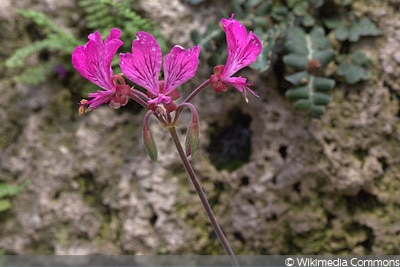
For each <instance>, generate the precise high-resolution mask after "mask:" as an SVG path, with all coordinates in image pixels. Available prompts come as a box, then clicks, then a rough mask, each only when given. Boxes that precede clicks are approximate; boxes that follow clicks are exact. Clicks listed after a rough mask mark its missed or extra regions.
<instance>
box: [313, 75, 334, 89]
mask: <svg viewBox="0 0 400 267" xmlns="http://www.w3.org/2000/svg"><path fill="white" fill-rule="evenodd" d="M313 82H314V84H313V85H314V87H315V88H316V89H317V90H318V91H323V92H326V91H329V90H330V89H332V88H333V87H334V86H335V80H332V79H329V78H325V77H314V81H313Z"/></svg>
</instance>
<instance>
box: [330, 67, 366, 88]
mask: <svg viewBox="0 0 400 267" xmlns="http://www.w3.org/2000/svg"><path fill="white" fill-rule="evenodd" d="M336 73H337V74H338V75H339V76H343V77H344V78H345V80H346V82H347V83H348V84H355V83H357V82H360V81H362V80H368V79H369V78H370V77H371V73H370V72H369V71H368V70H366V69H364V68H363V67H361V66H357V65H354V64H351V63H347V62H342V63H341V64H340V65H339V66H338V69H337V72H336Z"/></svg>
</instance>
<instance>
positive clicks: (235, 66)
mask: <svg viewBox="0 0 400 267" xmlns="http://www.w3.org/2000/svg"><path fill="white" fill-rule="evenodd" d="M221 24H222V27H223V29H224V31H225V33H226V41H227V47H228V57H227V60H226V64H225V65H220V66H216V67H215V68H214V74H212V75H211V76H210V78H209V79H208V80H207V81H206V82H205V83H203V86H202V87H201V88H200V87H198V88H197V89H196V90H194V91H193V92H192V94H191V96H189V97H188V98H187V99H186V100H185V101H183V102H182V103H181V104H178V105H177V104H176V103H175V101H176V100H177V99H178V98H179V97H180V94H179V92H178V89H177V88H178V87H179V86H181V85H182V84H184V83H185V82H187V81H189V80H190V79H192V78H193V77H194V76H195V74H196V71H197V67H198V63H199V54H200V46H194V47H191V48H188V49H184V48H183V47H181V46H179V45H175V46H174V47H173V48H172V49H171V51H170V53H168V54H167V55H165V56H164V58H163V57H162V52H161V48H160V45H159V44H158V42H157V40H156V39H155V38H154V37H153V36H152V35H151V34H149V33H147V32H137V33H136V39H135V40H133V41H132V51H131V52H128V53H120V54H119V58H120V62H119V65H120V68H121V71H122V73H119V74H114V72H113V70H112V68H111V61H112V59H113V57H114V56H115V54H116V52H117V50H118V49H119V48H120V47H121V46H122V44H123V42H122V41H121V40H120V37H121V34H122V33H121V31H120V30H119V29H116V28H113V29H111V30H110V34H109V35H108V36H107V37H106V38H105V40H104V42H103V40H102V38H101V35H100V33H99V32H95V33H92V34H90V35H89V36H88V39H89V41H88V42H87V43H86V44H85V45H83V46H78V47H76V48H75V49H74V51H73V52H72V64H73V66H74V68H75V69H76V70H77V71H78V72H79V73H80V74H81V76H82V77H84V78H85V79H87V80H89V81H90V82H92V83H94V84H96V85H97V86H99V87H100V88H101V89H102V90H98V91H97V92H95V93H89V95H88V97H89V98H90V99H89V100H87V99H83V100H81V101H80V108H79V113H80V114H83V113H85V112H88V111H91V110H94V109H96V108H97V107H99V106H100V105H102V104H105V103H109V106H110V107H111V108H114V109H118V108H120V107H122V106H125V105H126V104H127V103H128V101H129V99H133V100H134V101H136V102H138V103H139V104H141V105H142V106H143V107H145V108H146V109H148V110H149V111H148V113H149V114H150V115H151V114H153V115H155V116H156V117H157V118H158V119H159V120H160V121H161V122H162V123H163V125H164V126H169V127H173V126H174V125H175V123H176V121H177V117H178V116H179V113H180V110H181V109H182V108H185V107H187V108H189V109H190V111H191V112H192V117H193V119H192V121H191V124H190V126H189V132H191V133H192V134H191V135H190V136H188V138H189V139H190V140H191V141H190V142H189V143H190V144H192V147H189V148H188V151H192V150H193V149H195V148H194V147H193V145H195V144H196V143H197V141H196V140H195V139H196V138H194V137H195V136H196V134H197V133H196V131H197V130H198V119H197V112H196V109H195V108H194V106H193V105H192V104H190V103H189V102H190V100H191V99H192V98H193V97H194V95H196V94H197V93H198V92H199V91H201V90H202V89H203V88H205V87H206V86H204V85H211V87H212V88H213V89H214V90H215V92H217V93H220V92H224V91H226V90H227V89H228V87H229V86H230V85H232V86H233V87H234V88H236V89H237V90H239V91H240V92H242V93H243V95H244V98H245V100H246V102H248V98H247V91H249V92H250V93H252V94H253V95H255V96H257V94H256V93H255V92H254V91H252V90H251V89H250V88H249V86H251V85H252V83H250V82H248V81H247V79H246V78H243V77H241V76H239V77H232V76H233V75H234V74H235V73H236V72H238V71H239V70H241V69H243V68H244V67H246V66H249V65H250V64H252V63H253V62H255V61H256V59H257V56H258V55H259V54H260V53H261V49H262V45H261V42H260V40H259V39H258V37H257V36H256V35H255V34H254V33H252V32H249V33H247V31H246V28H245V27H244V26H243V25H242V24H241V23H240V22H238V21H237V20H235V19H234V15H232V16H231V18H229V19H222V20H221ZM161 67H162V68H163V78H164V79H163V80H160V78H159V77H160V71H161ZM124 77H126V78H127V79H129V80H130V81H131V82H133V83H134V84H135V85H138V86H139V87H142V88H144V89H145V90H146V92H145V93H144V92H142V91H140V90H138V89H137V88H135V87H131V86H129V85H128V84H126V82H125V79H124ZM174 111H175V118H174V119H172V118H171V113H172V112H174ZM148 117H149V115H146V116H145V121H144V127H143V129H144V131H145V130H146V131H147V130H148V129H149V128H148V125H147V123H148V122H147V119H148ZM194 129H196V130H194ZM197 135H198V134H197ZM143 136H144V137H145V136H147V137H146V138H147V139H148V138H152V137H151V133H148V132H144V133H143ZM146 138H145V144H146V141H147V144H151V146H149V147H153V140H150V139H148V140H146ZM146 147H147V146H146ZM153 152H154V151H153ZM188 153H189V154H190V153H191V152H188ZM153 154H154V153H153Z"/></svg>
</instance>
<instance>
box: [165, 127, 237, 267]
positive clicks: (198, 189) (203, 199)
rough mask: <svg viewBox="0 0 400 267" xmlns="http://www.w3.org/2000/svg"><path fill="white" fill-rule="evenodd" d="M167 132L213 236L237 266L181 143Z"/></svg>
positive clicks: (172, 131)
mask: <svg viewBox="0 0 400 267" xmlns="http://www.w3.org/2000/svg"><path fill="white" fill-rule="evenodd" d="M168 130H169V132H170V134H171V137H172V139H173V140H174V143H175V146H176V149H177V150H178V153H179V156H180V158H181V160H182V163H183V165H184V166H185V169H186V171H187V173H188V175H189V177H190V180H191V181H192V183H193V185H194V187H195V189H196V192H197V194H198V195H199V197H200V200H201V204H203V207H204V209H205V210H206V213H207V216H208V218H209V220H210V222H211V225H212V227H213V229H214V231H215V234H216V235H217V237H218V239H219V240H220V242H221V244H222V246H223V248H224V250H225V253H226V254H227V255H228V256H229V258H230V260H231V263H232V265H233V266H239V263H238V261H237V259H236V256H235V253H234V252H233V250H232V248H231V246H230V244H229V242H228V240H227V238H226V237H225V234H224V232H223V231H222V229H221V226H220V225H219V223H218V221H217V218H216V217H215V215H214V212H213V210H212V208H211V206H210V203H209V202H208V200H207V197H206V194H205V193H204V191H203V188H202V187H201V185H200V181H199V179H198V178H197V176H196V173H195V172H194V170H193V167H192V165H191V164H190V162H189V160H188V158H187V157H186V155H185V152H184V150H183V148H182V145H181V143H180V141H179V137H178V134H177V133H176V129H175V127H170V128H169V129H168Z"/></svg>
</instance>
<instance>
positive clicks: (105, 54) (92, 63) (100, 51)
mask: <svg viewBox="0 0 400 267" xmlns="http://www.w3.org/2000/svg"><path fill="white" fill-rule="evenodd" d="M120 37H121V31H120V30H119V29H116V28H114V29H111V30H110V34H109V35H108V36H107V38H106V39H105V41H104V42H103V41H102V39H101V35H100V33H99V32H95V33H92V34H90V35H89V36H88V39H89V41H88V42H87V43H86V44H85V45H84V46H78V47H76V48H75V49H74V51H73V52H72V65H73V66H74V68H75V69H76V70H77V71H78V72H79V74H80V75H81V76H82V77H84V78H85V79H87V80H89V81H90V82H92V83H94V84H96V85H97V86H99V87H101V88H102V89H103V90H98V91H97V92H95V93H89V95H88V96H89V98H92V99H90V100H86V99H83V100H81V102H80V104H81V106H80V108H79V113H80V114H83V113H84V112H88V111H91V110H93V109H96V108H97V107H98V106H100V105H102V104H104V103H107V102H110V103H109V105H110V107H112V108H120V107H121V106H124V105H126V103H127V102H128V100H129V95H130V92H131V89H130V87H129V86H128V85H126V84H125V81H124V79H123V78H122V77H121V75H114V74H113V71H112V69H111V61H112V59H113V57H114V55H115V53H116V52H117V50H118V48H119V47H120V46H121V45H122V44H123V42H122V41H121V40H120V39H119V38H120ZM85 106H87V107H88V108H87V110H86V111H85V109H84V108H85Z"/></svg>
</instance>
